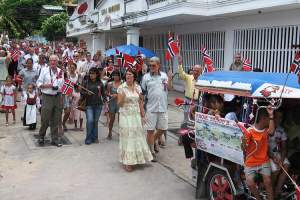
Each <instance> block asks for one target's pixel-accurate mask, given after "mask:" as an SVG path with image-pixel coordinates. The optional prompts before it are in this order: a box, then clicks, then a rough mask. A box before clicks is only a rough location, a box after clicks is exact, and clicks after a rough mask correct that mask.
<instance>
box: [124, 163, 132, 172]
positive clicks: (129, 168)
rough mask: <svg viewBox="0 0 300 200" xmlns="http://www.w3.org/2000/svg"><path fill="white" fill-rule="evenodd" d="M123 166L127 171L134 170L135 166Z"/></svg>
mask: <svg viewBox="0 0 300 200" xmlns="http://www.w3.org/2000/svg"><path fill="white" fill-rule="evenodd" d="M123 167H124V169H125V171H127V172H132V171H133V167H132V166H131V165H124V166H123Z"/></svg>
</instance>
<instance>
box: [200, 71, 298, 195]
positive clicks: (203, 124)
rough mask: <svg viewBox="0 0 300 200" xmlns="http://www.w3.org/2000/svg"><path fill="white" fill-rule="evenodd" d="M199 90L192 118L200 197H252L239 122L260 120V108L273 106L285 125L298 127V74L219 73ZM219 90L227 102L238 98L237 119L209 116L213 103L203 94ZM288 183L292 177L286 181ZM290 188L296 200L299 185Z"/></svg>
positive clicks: (207, 76)
mask: <svg viewBox="0 0 300 200" xmlns="http://www.w3.org/2000/svg"><path fill="white" fill-rule="evenodd" d="M196 88H197V89H199V90H200V91H201V96H200V97H199V105H198V106H199V109H197V111H196V113H195V119H194V121H195V143H196V161H197V172H198V175H197V187H196V198H200V197H201V198H202V197H208V198H209V199H212V200H235V199H237V200H242V199H254V198H253V197H252V196H251V194H250V193H249V191H248V188H247V185H246V184H245V176H244V175H243V165H244V159H245V155H244V151H243V149H242V138H243V129H242V128H241V125H240V124H239V123H240V122H243V123H245V124H249V126H251V124H252V123H253V121H255V120H256V119H255V116H256V112H257V110H259V109H262V108H266V106H268V105H271V106H272V107H273V108H274V109H275V110H276V109H279V108H280V109H283V110H284V112H285V116H286V126H287V127H289V128H291V127H290V126H296V127H297V126H298V125H300V122H299V121H300V117H299V112H298V110H299V109H298V108H299V105H300V101H299V99H300V86H299V84H298V77H297V76H296V75H295V74H287V73H264V72H236V71H216V72H211V73H205V74H203V75H202V76H200V77H199V79H198V81H197V83H196ZM215 94H216V95H221V96H222V98H223V99H224V102H225V101H226V100H227V101H228V102H230V100H232V99H234V98H236V97H238V98H239V101H240V106H241V111H240V114H239V116H238V121H239V122H237V121H234V120H228V119H225V118H223V117H220V116H218V117H216V116H213V115H210V114H208V110H209V108H208V107H209V106H208V104H207V101H206V100H205V95H215ZM225 103H227V102H225ZM231 105H232V104H231ZM224 106H225V107H226V105H224ZM246 127H247V126H246ZM290 131H292V132H293V134H291V135H294V136H293V137H298V136H300V130H299V129H297V128H291V130H290ZM295 131H296V133H295ZM297 134H298V135H297ZM299 145H300V143H299ZM299 149H300V148H299ZM299 152H300V150H299ZM299 160H300V158H299ZM296 167H299V166H296ZM298 170H300V169H295V170H294V171H293V172H290V173H296V174H295V175H297V173H298ZM237 172H238V174H237ZM236 176H239V179H240V180H241V181H242V182H241V183H239V184H240V185H239V186H238V185H237V183H236V181H235V178H236ZM291 176H292V175H291ZM295 177H296V176H295ZM290 183H291V182H290V181H289V182H288V183H287V185H288V184H290ZM241 185H242V191H241V190H240V186H241ZM290 185H291V184H290ZM285 187H288V186H285ZM291 188H292V189H291V190H290V191H289V192H287V194H286V197H285V198H284V199H296V197H295V187H294V186H291ZM263 196H264V195H263V194H262V197H263ZM262 199H263V198H262Z"/></svg>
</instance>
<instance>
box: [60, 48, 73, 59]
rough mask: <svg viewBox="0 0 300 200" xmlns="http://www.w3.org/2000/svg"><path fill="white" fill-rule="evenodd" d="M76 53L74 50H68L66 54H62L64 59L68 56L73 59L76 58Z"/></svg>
mask: <svg viewBox="0 0 300 200" xmlns="http://www.w3.org/2000/svg"><path fill="white" fill-rule="evenodd" d="M74 53H75V51H74V50H70V49H69V48H67V49H65V50H64V52H63V54H62V57H63V58H64V57H65V56H66V55H68V58H71V59H73V58H74Z"/></svg>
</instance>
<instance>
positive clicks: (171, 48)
mask: <svg viewBox="0 0 300 200" xmlns="http://www.w3.org/2000/svg"><path fill="white" fill-rule="evenodd" d="M168 37H169V38H168V49H167V52H166V60H171V58H173V57H174V56H177V55H178V54H179V42H178V40H174V37H173V36H172V35H171V33H170V32H169V36H168Z"/></svg>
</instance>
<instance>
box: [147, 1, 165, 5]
mask: <svg viewBox="0 0 300 200" xmlns="http://www.w3.org/2000/svg"><path fill="white" fill-rule="evenodd" d="M147 1H148V5H154V4H157V3H162V2H166V1H168V0H147Z"/></svg>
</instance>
